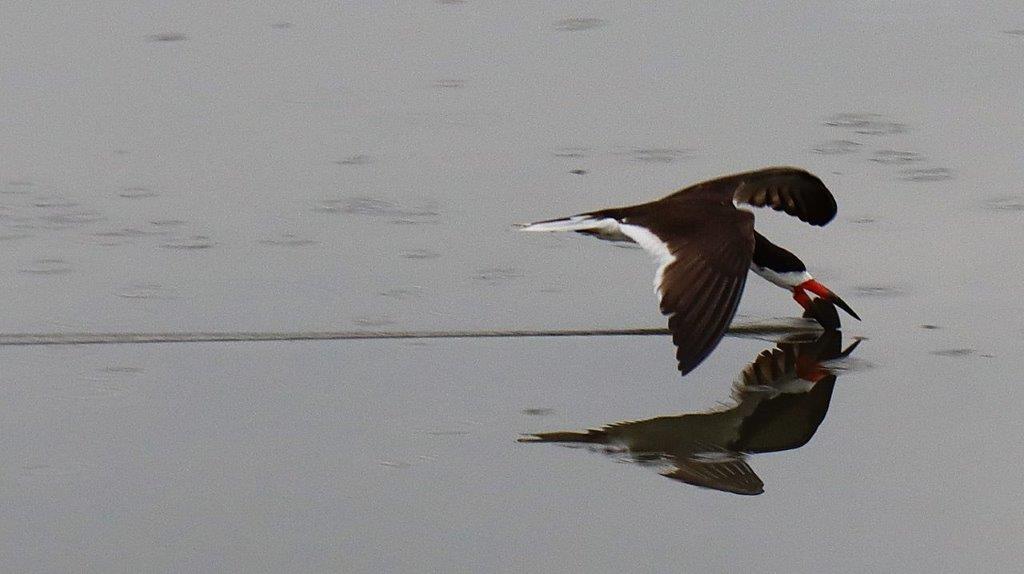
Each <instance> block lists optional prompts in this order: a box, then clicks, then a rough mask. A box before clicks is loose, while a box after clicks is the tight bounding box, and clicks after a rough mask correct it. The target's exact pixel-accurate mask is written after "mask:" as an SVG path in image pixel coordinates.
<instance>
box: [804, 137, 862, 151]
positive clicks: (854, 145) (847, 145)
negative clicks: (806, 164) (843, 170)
mask: <svg viewBox="0 0 1024 574" xmlns="http://www.w3.org/2000/svg"><path fill="white" fill-rule="evenodd" d="M861 146H862V144H860V143H858V142H855V141H851V140H828V141H825V142H822V143H820V144H818V145H816V146H814V147H813V148H811V151H812V152H814V153H816V154H820V155H847V154H851V153H855V152H857V151H858V150H860V148H861Z"/></svg>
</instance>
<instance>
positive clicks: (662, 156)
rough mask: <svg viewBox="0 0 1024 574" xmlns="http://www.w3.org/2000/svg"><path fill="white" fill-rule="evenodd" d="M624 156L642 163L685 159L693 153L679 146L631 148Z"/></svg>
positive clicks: (670, 161)
mask: <svg viewBox="0 0 1024 574" xmlns="http://www.w3.org/2000/svg"><path fill="white" fill-rule="evenodd" d="M624 155H626V157H628V158H629V159H630V160H632V161H639V162H643V163H673V162H676V161H679V160H682V159H686V158H688V157H691V156H692V155H693V152H692V151H691V150H686V149H680V148H667V147H664V148H660V147H652V148H633V149H631V150H629V151H628V152H625V154H624Z"/></svg>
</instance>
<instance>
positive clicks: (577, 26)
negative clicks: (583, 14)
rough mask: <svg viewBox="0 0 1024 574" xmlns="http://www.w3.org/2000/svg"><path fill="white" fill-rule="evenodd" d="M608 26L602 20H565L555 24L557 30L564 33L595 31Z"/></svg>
mask: <svg viewBox="0 0 1024 574" xmlns="http://www.w3.org/2000/svg"><path fill="white" fill-rule="evenodd" d="M605 24H607V22H605V21H604V20H602V19H600V18H565V19H564V20H559V21H557V22H555V29H557V30H560V31H562V32H581V31H583V30H593V29H594V28H599V27H601V26H604V25H605Z"/></svg>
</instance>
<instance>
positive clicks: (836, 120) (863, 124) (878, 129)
mask: <svg viewBox="0 0 1024 574" xmlns="http://www.w3.org/2000/svg"><path fill="white" fill-rule="evenodd" d="M825 125H826V126H829V127H833V128H840V129H844V130H849V131H851V132H853V133H855V134H860V135H869V136H883V135H893V134H901V133H903V132H905V131H907V126H906V124H903V123H900V122H897V121H894V120H892V119H889V118H887V117H886V116H883V115H882V114H874V113H854V112H851V113H841V114H835V115H832V116H829V117H828V118H826V119H825Z"/></svg>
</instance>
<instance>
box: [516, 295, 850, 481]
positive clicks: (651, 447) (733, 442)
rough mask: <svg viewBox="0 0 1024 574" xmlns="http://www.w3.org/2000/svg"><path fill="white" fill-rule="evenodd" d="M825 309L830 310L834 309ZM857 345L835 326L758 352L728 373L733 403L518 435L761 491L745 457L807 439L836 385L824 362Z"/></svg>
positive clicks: (680, 476) (677, 475)
mask: <svg viewBox="0 0 1024 574" xmlns="http://www.w3.org/2000/svg"><path fill="white" fill-rule="evenodd" d="M815 303H817V304H818V305H816V306H819V305H820V306H824V305H829V304H828V303H826V302H825V301H822V300H816V301H815ZM822 312H826V313H827V312H828V310H822ZM831 314H832V315H833V316H834V315H835V309H834V308H832V310H831ZM836 319H838V317H836ZM859 343H860V341H859V340H858V341H854V342H853V344H851V345H850V346H849V347H847V348H846V349H845V350H844V349H843V348H842V335H841V333H840V332H839V331H824V332H823V333H822V334H821V335H820V336H819V337H818V339H817V340H815V341H811V342H803V343H789V342H780V343H778V344H777V346H776V348H774V349H766V350H764V351H762V352H761V354H760V355H758V356H757V358H756V359H754V361H753V362H751V363H750V364H748V365H747V366H746V367H745V368H744V369H743V371H741V372H740V374H739V376H737V377H736V380H735V382H734V383H733V389H732V401H733V403H734V405H733V406H731V407H728V408H720V409H714V410H712V411H710V412H702V413H686V414H680V415H669V416H661V417H655V418H650V419H645V420H636V421H624V422H619V423H613V424H610V425H607V426H605V427H602V428H599V429H591V430H586V431H560V432H548V433H538V434H534V435H528V436H525V437H523V438H521V439H519V440H520V442H548V443H569V444H580V445H586V444H591V445H605V447H606V448H607V449H610V452H611V453H612V454H615V455H618V456H621V455H622V454H623V453H625V454H629V455H630V456H631V458H632V459H633V460H636V461H637V462H641V463H644V464H650V463H661V466H662V473H661V474H662V475H663V476H666V477H668V478H671V479H674V480H678V481H680V482H685V483H687V484H692V485H695V486H700V487H704V488H710V489H713V490H721V491H725V492H732V493H735V494H761V493H762V492H764V483H763V482H762V481H761V479H760V478H759V477H758V476H757V474H756V473H755V472H754V470H753V469H752V468H751V467H750V465H749V464H748V463H747V455H748V454H755V453H767V452H779V451H784V450H790V449H795V448H799V447H801V446H803V445H805V444H807V442H809V441H810V440H811V438H812V437H813V436H814V434H815V433H816V432H817V430H818V427H819V426H820V425H821V423H822V421H824V420H825V415H826V414H827V413H828V408H829V404H830V403H831V399H832V391H833V389H834V388H835V384H836V373H835V371H834V370H833V369H832V368H830V366H829V365H828V364H827V363H826V362H827V361H832V360H835V359H840V358H844V357H846V356H848V355H849V354H850V353H852V352H853V350H854V348H856V346H857V345H858V344H859Z"/></svg>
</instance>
